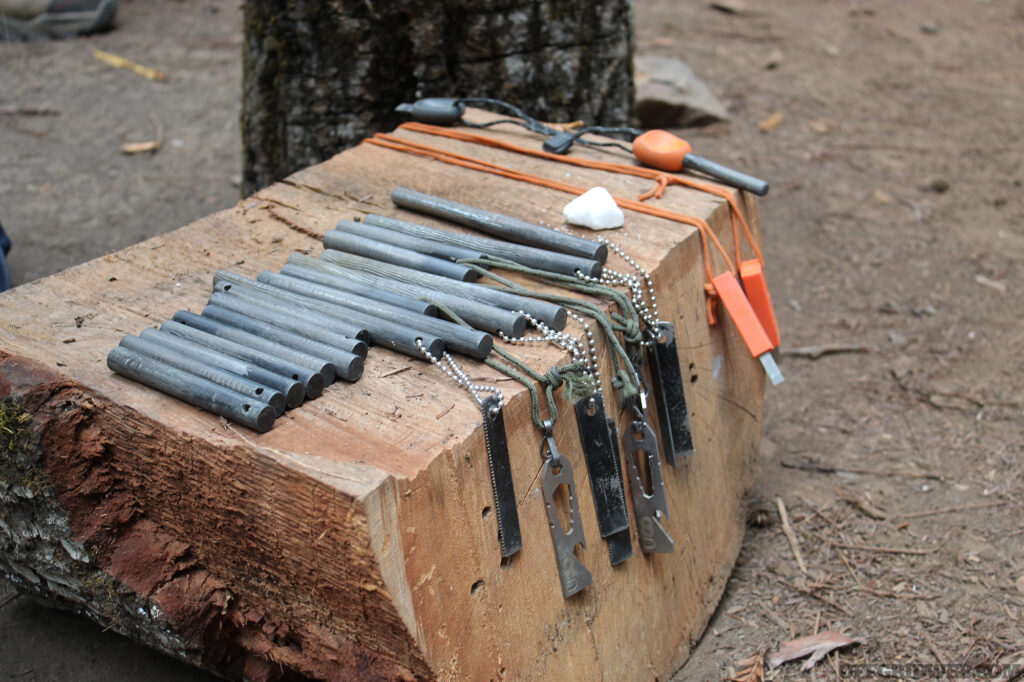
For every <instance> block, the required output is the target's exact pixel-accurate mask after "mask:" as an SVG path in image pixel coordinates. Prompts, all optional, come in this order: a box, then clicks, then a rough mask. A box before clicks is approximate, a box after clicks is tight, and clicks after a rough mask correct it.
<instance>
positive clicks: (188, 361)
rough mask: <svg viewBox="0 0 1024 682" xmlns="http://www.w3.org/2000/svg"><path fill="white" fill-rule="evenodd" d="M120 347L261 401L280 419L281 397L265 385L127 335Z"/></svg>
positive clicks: (283, 400)
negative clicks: (271, 408)
mask: <svg viewBox="0 0 1024 682" xmlns="http://www.w3.org/2000/svg"><path fill="white" fill-rule="evenodd" d="M120 345H122V346H124V347H125V348H127V349H128V350H130V351H132V352H133V353H138V354H139V355H145V356H146V357H150V358H153V359H154V360H159V361H160V362H163V363H165V364H168V365H170V366H171V367H174V368H175V369H180V370H181V371H183V372H188V373H189V374H195V375H196V376H197V377H202V378H204V379H206V380H207V381H212V382H213V383H215V384H219V385H220V386H223V387H224V388H230V389H231V390H232V391H234V392H235V393H241V394H242V395H245V396H249V397H250V398H252V399H254V400H259V401H260V402H264V403H266V404H268V405H270V406H271V407H273V408H274V413H275V415H276V416H280V415H281V413H283V412H284V408H285V399H284V394H283V393H281V391H278V390H276V389H273V388H271V387H270V386H265V385H263V384H260V383H257V382H255V381H253V380H252V379H246V378H245V377H243V376H239V375H237V374H232V373H231V372H228V371H225V370H223V369H221V368H219V367H214V366H213V365H207V364H205V363H203V362H201V361H199V360H196V359H195V358H192V357H189V356H187V355H184V354H183V353H179V352H178V351H175V350H171V349H170V348H166V347H164V346H161V345H160V344H158V343H154V342H152V341H149V340H147V339H143V338H140V337H138V336H126V337H124V338H123V339H121V344H120Z"/></svg>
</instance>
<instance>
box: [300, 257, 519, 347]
mask: <svg viewBox="0 0 1024 682" xmlns="http://www.w3.org/2000/svg"><path fill="white" fill-rule="evenodd" d="M281 272H282V273H284V274H286V275H294V276H296V277H301V278H303V279H308V280H310V281H312V282H317V283H319V284H323V285H325V286H334V282H335V281H338V280H341V281H357V282H362V283H365V284H366V285H368V286H374V287H380V288H382V289H386V290H388V291H393V292H395V293H398V294H402V295H404V296H412V297H414V298H420V299H422V300H424V301H430V302H432V303H439V304H441V305H443V306H445V307H446V308H448V309H449V310H454V311H455V313H456V314H458V315H459V317H461V318H462V319H464V320H465V321H466V322H468V323H469V325H470V326H471V327H474V328H476V329H479V330H480V331H485V332H491V333H498V332H502V333H504V334H506V335H508V336H512V337H518V336H522V335H523V332H525V331H526V316H525V315H523V314H522V313H514V312H512V311H510V310H505V309H504V308H498V307H496V306H493V305H487V304H483V303H477V302H475V301H471V300H469V299H468V298H462V297H460V296H454V295H452V294H446V293H444V292H441V291H435V290H431V289H429V288H427V287H423V286H418V285H416V284H405V283H403V282H396V281H395V280H393V279H388V278H387V277H377V276H375V275H370V274H368V273H365V272H359V271H358V270H347V269H345V268H343V267H341V266H340V265H335V264H333V263H328V262H326V261H322V260H320V259H318V258H311V257H309V256H306V255H303V254H301V253H293V254H292V255H290V256H288V263H287V265H285V266H284V267H283V268H281Z"/></svg>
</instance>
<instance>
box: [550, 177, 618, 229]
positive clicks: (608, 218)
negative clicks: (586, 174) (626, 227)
mask: <svg viewBox="0 0 1024 682" xmlns="http://www.w3.org/2000/svg"><path fill="white" fill-rule="evenodd" d="M562 215H564V216H565V220H566V222H568V223H569V224H570V225H579V226H580V227H588V228H590V229H591V230H611V229H614V228H616V227H622V224H623V223H624V222H625V220H626V216H624V215H623V214H622V209H620V208H619V207H618V205H617V204H616V203H615V199H613V198H612V195H611V193H610V192H609V191H608V190H606V189H605V188H604V187H594V188H593V189H590V190H587V191H586V192H584V193H583V194H581V195H579V196H578V197H576V198H575V199H573V200H572V201H570V202H569V203H568V204H566V205H565V208H564V209H562Z"/></svg>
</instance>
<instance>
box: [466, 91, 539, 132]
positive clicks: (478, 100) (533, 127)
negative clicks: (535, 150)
mask: <svg viewBox="0 0 1024 682" xmlns="http://www.w3.org/2000/svg"><path fill="white" fill-rule="evenodd" d="M459 104H489V105H491V106H494V107H499V108H501V109H505V110H506V111H509V112H511V113H512V115H514V116H517V117H519V118H521V119H522V123H518V122H517V125H522V126H523V127H524V128H526V129H527V130H529V131H531V132H534V133H539V134H541V135H554V134H555V133H557V132H558V131H557V130H555V129H554V128H552V127H551V126H546V125H544V124H543V123H541V122H540V121H538V120H537V119H535V118H534V117H532V116H530V115H529V114H527V113H526V112H525V111H523V110H522V109H520V108H519V107H517V106H515V105H514V104H509V103H508V102H504V101H502V100H500V99H491V98H490V97H460V98H459Z"/></svg>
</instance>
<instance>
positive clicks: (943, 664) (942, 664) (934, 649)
mask: <svg viewBox="0 0 1024 682" xmlns="http://www.w3.org/2000/svg"><path fill="white" fill-rule="evenodd" d="M921 634H923V635H924V643H925V644H927V645H928V651H930V652H932V656H934V657H935V660H936V661H938V662H939V667H940V668H942V674H943V675H945V676H946V679H947V680H949V682H953V678H951V677H950V676H949V668H947V667H946V661H945V660H943V658H942V656H940V655H939V650H938V648H937V647H936V646H935V642H933V641H932V638H931V635H929V634H928V633H927V632H926V631H924V630H922V631H921Z"/></svg>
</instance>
